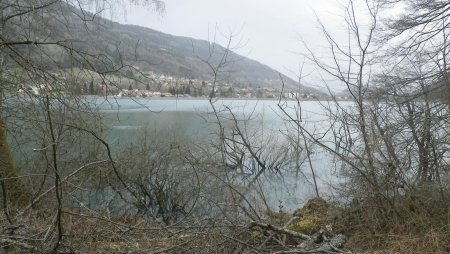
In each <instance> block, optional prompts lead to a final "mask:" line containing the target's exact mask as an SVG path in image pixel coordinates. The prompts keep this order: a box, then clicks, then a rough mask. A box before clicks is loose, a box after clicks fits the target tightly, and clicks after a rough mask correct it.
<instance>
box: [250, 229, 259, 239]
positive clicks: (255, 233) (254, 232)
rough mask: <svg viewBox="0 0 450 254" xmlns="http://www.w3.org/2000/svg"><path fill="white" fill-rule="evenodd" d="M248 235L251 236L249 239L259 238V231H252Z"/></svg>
mask: <svg viewBox="0 0 450 254" xmlns="http://www.w3.org/2000/svg"><path fill="white" fill-rule="evenodd" d="M250 235H251V237H259V236H261V232H259V231H257V230H253V231H252V232H251V233H250Z"/></svg>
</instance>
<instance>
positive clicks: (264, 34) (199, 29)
mask: <svg viewBox="0 0 450 254" xmlns="http://www.w3.org/2000/svg"><path fill="white" fill-rule="evenodd" d="M340 2H341V3H342V1H340ZM165 3H166V10H165V13H164V14H162V15H158V14H156V13H155V12H152V11H151V10H148V9H145V8H136V7H130V6H128V7H127V11H126V14H124V13H120V14H119V13H117V12H116V14H115V15H114V19H115V20H116V21H119V22H121V23H128V24H135V25H140V26H145V27H149V28H152V29H155V30H159V31H162V32H165V33H169V34H173V35H181V36H187V37H193V38H196V39H204V40H208V33H209V35H210V36H211V34H212V32H213V30H214V27H215V26H217V27H218V28H219V29H220V31H221V32H222V33H224V34H228V33H229V32H233V33H237V32H239V39H240V40H242V42H243V43H241V46H242V47H241V48H240V49H239V50H238V53H240V54H243V55H245V56H247V57H250V58H252V59H255V60H257V61H259V62H261V63H263V64H266V65H268V66H270V67H272V68H274V69H276V70H278V71H280V72H282V73H284V74H287V75H289V76H290V77H295V75H294V74H292V73H291V72H295V73H297V72H298V69H299V65H300V63H301V62H302V57H301V56H300V55H298V54H296V52H301V51H302V42H301V39H303V40H305V41H306V42H307V43H308V44H311V45H313V46H314V44H317V43H318V42H319V41H321V40H322V41H323V38H322V37H320V33H319V32H318V29H317V28H318V23H317V18H316V14H317V16H318V17H320V19H321V20H322V21H323V22H324V23H325V24H326V25H327V26H329V27H330V28H332V29H333V31H337V32H339V25H340V24H341V25H342V19H341V17H342V7H341V6H340V5H339V1H336V0H277V1H268V0H165ZM237 42H238V40H236V43H237ZM307 69H308V71H310V70H311V67H308V68H307Z"/></svg>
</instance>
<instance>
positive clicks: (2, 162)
mask: <svg viewBox="0 0 450 254" xmlns="http://www.w3.org/2000/svg"><path fill="white" fill-rule="evenodd" d="M0 178H1V181H2V187H4V188H2V192H3V195H2V197H6V200H5V199H4V198H3V199H4V200H3V205H4V206H5V205H6V204H7V202H11V203H12V204H14V205H18V206H24V205H26V204H27V203H28V202H29V201H30V193H29V192H28V190H27V189H26V188H25V186H24V185H23V184H22V181H21V180H20V178H18V173H17V169H16V166H15V163H14V159H13V157H12V154H11V150H10V149H9V145H8V140H7V134H6V123H5V121H4V119H3V118H2V117H1V116H0ZM5 178H6V179H5Z"/></svg>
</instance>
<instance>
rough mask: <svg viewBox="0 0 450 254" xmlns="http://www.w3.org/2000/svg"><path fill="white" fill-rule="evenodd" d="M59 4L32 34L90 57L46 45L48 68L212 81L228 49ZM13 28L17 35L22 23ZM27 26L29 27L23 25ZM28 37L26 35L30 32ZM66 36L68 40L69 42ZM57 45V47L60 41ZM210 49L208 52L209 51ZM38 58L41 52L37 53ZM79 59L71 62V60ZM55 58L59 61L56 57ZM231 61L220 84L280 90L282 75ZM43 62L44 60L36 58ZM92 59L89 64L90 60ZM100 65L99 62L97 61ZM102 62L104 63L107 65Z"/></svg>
mask: <svg viewBox="0 0 450 254" xmlns="http://www.w3.org/2000/svg"><path fill="white" fill-rule="evenodd" d="M63 7H64V8H62V7H61V6H58V8H55V11H54V13H49V14H48V16H45V15H44V16H43V17H42V22H41V23H43V24H45V25H41V24H39V23H40V22H35V24H31V26H33V35H34V36H35V37H37V38H45V40H50V41H61V42H62V44H63V45H68V46H67V47H68V48H70V47H74V48H76V49H77V50H81V51H83V52H86V53H87V54H88V55H89V56H90V57H91V61H90V63H89V65H88V64H86V63H85V62H86V61H85V60H86V59H85V58H83V57H82V56H79V55H77V54H74V53H73V52H69V54H67V52H65V53H64V52H61V51H62V50H61V47H58V46H54V47H52V46H51V45H50V46H47V48H48V49H50V50H48V53H47V55H49V56H51V57H49V58H51V59H52V61H48V62H51V63H49V64H47V65H48V66H49V67H52V66H53V67H58V68H61V67H63V68H64V67H73V66H74V65H77V64H78V65H83V68H86V66H94V67H96V69H97V70H102V69H105V70H106V69H108V68H109V69H120V67H121V66H123V65H130V66H133V67H136V68H137V69H139V70H140V71H152V72H154V73H156V74H164V75H171V76H175V77H179V78H189V79H199V80H212V79H213V72H212V71H211V69H210V68H209V67H208V64H207V63H206V61H207V62H209V63H211V64H212V65H213V66H215V65H217V63H218V62H219V61H220V59H221V58H222V56H223V54H224V52H225V51H226V49H225V48H224V47H222V46H220V45H218V44H216V43H210V42H208V41H205V40H197V39H193V38H187V37H181V36H173V35H169V34H165V33H162V32H159V31H155V30H153V29H149V28H145V27H140V26H135V25H123V24H119V23H117V22H113V21H110V20H108V19H105V18H102V17H100V16H98V15H93V14H92V13H88V12H86V11H82V10H80V9H77V8H75V7H73V6H63ZM16 29H18V30H16V31H15V32H18V33H20V32H21V31H20V29H22V28H20V27H17V28H16ZM27 29H28V30H30V28H29V27H28V28H27ZM27 36H30V33H29V32H28V34H27ZM67 39H69V40H70V41H69V42H68V41H67ZM59 46H60V45H59ZM211 52H212V53H211ZM39 57H40V58H39V59H41V58H42V57H41V55H39ZM74 57H75V58H79V59H78V61H79V62H78V63H74V61H73V58H74ZM55 59H57V60H56V61H55ZM228 59H229V63H228V64H226V65H225V66H224V67H223V68H222V69H221V72H220V73H219V75H218V79H219V81H221V82H227V83H233V84H234V85H238V86H239V85H241V86H249V87H273V88H281V84H282V82H281V79H280V74H279V73H278V72H277V71H276V70H274V69H272V68H270V67H268V66H266V65H264V64H261V63H259V62H257V61H255V60H252V59H250V58H247V57H244V56H240V55H238V54H236V53H234V52H229V55H228ZM40 61H45V60H40ZM92 63H93V64H92ZM96 63H98V64H96ZM105 63H107V64H106V66H105ZM281 77H282V79H283V81H284V83H285V85H286V87H287V88H290V87H294V86H295V87H297V84H296V82H295V81H293V80H292V79H291V78H289V77H287V76H285V75H281ZM303 89H304V90H303V91H304V92H306V93H308V92H309V93H316V94H320V92H318V91H317V90H315V89H313V88H310V87H304V88H303Z"/></svg>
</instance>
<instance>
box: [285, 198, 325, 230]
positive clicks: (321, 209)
mask: <svg viewBox="0 0 450 254" xmlns="http://www.w3.org/2000/svg"><path fill="white" fill-rule="evenodd" d="M294 216H296V217H298V218H299V219H298V220H297V221H296V222H294V223H293V224H291V225H289V226H288V229H289V230H292V231H295V232H299V233H303V234H314V233H316V232H318V231H319V230H320V229H321V228H323V227H324V226H325V225H326V222H327V219H328V204H327V203H326V201H325V200H323V199H322V198H313V199H310V200H308V202H307V203H306V204H305V205H304V206H303V208H301V209H298V210H296V211H295V212H294Z"/></svg>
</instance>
